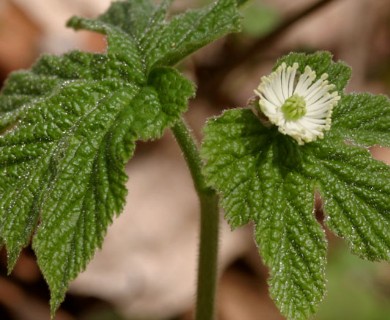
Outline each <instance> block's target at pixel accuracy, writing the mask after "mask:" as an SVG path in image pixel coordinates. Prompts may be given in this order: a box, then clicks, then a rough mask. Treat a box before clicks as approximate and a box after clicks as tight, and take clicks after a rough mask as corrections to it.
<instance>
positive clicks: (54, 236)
mask: <svg viewBox="0 0 390 320" xmlns="http://www.w3.org/2000/svg"><path fill="white" fill-rule="evenodd" d="M169 4H170V1H163V2H162V3H161V5H159V6H157V7H156V6H154V5H153V4H152V1H145V0H127V1H123V2H115V3H113V4H112V5H111V7H110V8H109V10H108V11H107V12H106V13H105V14H103V15H101V16H100V17H99V18H98V19H96V20H91V19H83V18H77V17H74V18H72V19H71V20H70V21H69V23H68V25H69V26H71V27H73V28H74V29H87V30H91V31H96V32H100V33H103V34H106V35H107V38H108V44H109V45H108V48H107V52H106V53H105V54H92V53H83V52H78V51H74V52H70V53H68V54H65V55H63V56H50V55H45V56H43V57H42V58H40V60H39V61H38V62H37V63H36V64H35V65H34V66H33V67H32V69H31V70H29V71H20V72H15V73H13V74H12V75H11V76H10V77H9V79H8V80H7V82H6V84H5V86H4V88H3V89H2V91H1V95H0V115H1V117H0V132H1V136H0V194H1V197H0V208H1V210H0V240H1V241H0V242H3V243H4V244H5V246H6V248H7V251H8V257H9V270H10V271H11V270H12V268H13V266H14V264H15V262H16V260H17V258H18V256H19V253H20V251H21V249H22V248H23V247H25V246H27V245H28V243H29V241H30V239H31V237H32V236H33V248H34V250H35V253H36V255H37V259H38V264H39V266H40V268H41V270H42V272H43V275H44V277H45V279H46V280H47V282H48V284H49V287H50V291H51V310H52V313H53V314H54V311H55V310H56V309H57V308H58V306H59V304H60V303H61V302H62V300H63V298H64V295H65V291H66V289H67V287H68V284H69V282H70V281H71V280H72V279H74V278H75V277H76V276H77V274H78V273H79V272H81V271H82V270H84V268H85V266H86V264H87V263H88V261H89V260H90V259H91V258H92V256H93V254H94V252H95V250H96V249H97V248H99V247H100V246H101V244H102V241H103V237H104V235H105V233H106V230H107V227H108V225H109V224H110V223H111V221H112V219H113V217H114V215H115V214H119V213H120V212H121V210H122V209H123V206H124V203H125V196H126V194H127V190H126V188H125V182H126V180H127V176H126V174H125V171H124V165H125V164H126V162H127V161H128V160H129V158H130V157H131V156H132V154H133V152H134V148H135V142H136V141H137V140H150V139H156V138H159V137H161V135H162V134H163V132H164V130H165V129H166V128H169V127H170V126H172V125H173V124H174V123H175V122H176V121H177V120H178V119H179V117H180V115H181V113H183V112H184V111H185V110H186V108H187V101H188V99H189V98H190V97H192V96H193V95H194V87H193V85H192V84H191V83H190V82H189V81H188V80H187V79H185V78H184V77H183V76H182V75H180V74H179V73H178V72H177V71H176V70H175V69H173V68H171V67H170V66H172V65H174V64H176V63H177V62H178V61H180V60H181V59H183V58H185V57H186V56H187V55H188V54H190V53H191V52H193V51H195V50H196V49H198V48H200V47H202V46H204V45H205V44H207V43H209V42H211V41H213V40H215V39H217V38H219V37H220V36H222V35H224V34H226V33H229V32H234V31H237V30H238V28H239V17H238V14H237V10H236V4H235V1H233V0H220V1H218V2H216V3H215V4H214V5H211V6H209V7H206V8H203V9H199V10H193V11H189V12H187V13H183V14H180V15H177V16H175V17H173V18H172V19H171V20H170V21H167V20H165V17H166V15H167V10H168V7H169Z"/></svg>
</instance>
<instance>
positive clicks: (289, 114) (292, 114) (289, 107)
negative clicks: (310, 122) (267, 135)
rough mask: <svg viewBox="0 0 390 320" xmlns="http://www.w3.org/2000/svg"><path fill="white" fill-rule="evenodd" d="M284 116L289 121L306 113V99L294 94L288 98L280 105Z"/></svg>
mask: <svg viewBox="0 0 390 320" xmlns="http://www.w3.org/2000/svg"><path fill="white" fill-rule="evenodd" d="M282 112H283V115H284V118H285V119H286V120H290V121H296V120H298V119H300V118H302V117H303V116H304V115H305V114H306V101H305V99H304V98H303V97H301V96H299V95H297V94H294V95H292V96H291V97H290V98H288V99H287V100H286V101H285V102H284V104H283V105H282Z"/></svg>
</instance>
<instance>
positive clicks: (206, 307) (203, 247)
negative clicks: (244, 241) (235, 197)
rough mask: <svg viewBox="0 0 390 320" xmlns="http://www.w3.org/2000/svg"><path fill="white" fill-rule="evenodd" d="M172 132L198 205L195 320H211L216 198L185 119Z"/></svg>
mask: <svg viewBox="0 0 390 320" xmlns="http://www.w3.org/2000/svg"><path fill="white" fill-rule="evenodd" d="M172 131H173V134H174V135H175V137H176V140H177V142H178V144H179V146H180V148H181V150H182V152H183V154H184V158H185V160H186V162H187V165H188V168H189V169H190V172H191V176H192V179H193V181H194V186H195V190H196V192H197V194H198V197H199V201H200V212H201V215H200V246H199V262H198V288H197V301H196V313H195V319H196V320H213V319H214V314H215V306H214V305H215V291H216V283H217V258H218V236H219V235H218V234H219V211H218V197H217V195H216V192H215V191H214V190H213V189H211V188H209V187H207V184H206V182H205V179H204V176H203V174H202V166H203V165H202V160H201V159H200V156H199V150H198V147H197V144H196V141H195V138H194V136H193V135H192V133H191V130H190V129H189V128H188V126H187V124H186V123H185V121H184V119H182V120H181V121H179V122H177V123H176V125H175V126H174V127H173V128H172Z"/></svg>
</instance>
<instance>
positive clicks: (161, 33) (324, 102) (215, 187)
mask: <svg viewBox="0 0 390 320" xmlns="http://www.w3.org/2000/svg"><path fill="white" fill-rule="evenodd" d="M243 2H245V1H239V3H240V4H241V3H243ZM169 5H170V1H165V0H163V1H161V3H160V4H159V5H154V4H153V2H152V1H149V0H125V1H119V2H114V3H113V4H112V5H111V7H110V8H109V9H108V11H107V12H105V13H104V14H102V15H101V16H99V17H98V18H96V19H84V18H79V17H73V18H71V19H70V20H69V22H68V26H69V27H72V28H74V29H76V30H79V29H85V30H91V31H95V32H100V33H102V34H105V35H106V36H107V40H108V48H107V51H106V52H105V53H86V52H80V51H73V52H69V53H67V54H64V55H62V56H52V55H43V56H42V57H41V58H40V59H39V60H38V61H37V62H36V63H35V64H34V65H33V67H32V68H31V69H30V70H24V71H18V72H14V73H12V74H11V75H10V77H9V78H8V80H7V81H6V83H5V85H4V87H3V89H2V91H1V94H0V130H1V135H0V195H1V196H0V242H1V244H3V245H4V246H5V247H6V249H7V252H8V269H9V272H11V270H12V269H13V267H14V265H15V263H16V261H17V259H18V256H19V254H20V252H21V250H22V249H23V248H24V247H26V246H28V245H29V243H30V241H32V248H33V249H34V251H35V254H36V257H37V262H38V265H39V267H40V269H41V271H42V273H43V275H44V277H45V279H46V281H47V283H48V285H49V288H50V291H51V302H50V304H51V312H52V316H53V317H54V315H55V311H56V310H57V308H58V307H59V305H60V303H61V302H62V301H63V299H64V296H65V293H66V290H67V287H68V284H69V282H70V281H71V280H72V279H74V278H75V277H76V276H77V275H78V274H79V273H80V272H81V271H83V270H84V269H85V267H86V265H87V263H88V262H89V261H90V260H91V258H92V257H93V255H94V253H95V251H96V250H97V249H98V248H99V247H100V246H101V245H102V242H103V239H104V235H105V233H106V230H107V227H108V226H109V224H110V223H111V222H112V220H113V219H114V217H115V215H117V214H120V212H121V211H122V208H123V205H124V202H125V195H126V193H127V190H126V188H125V182H126V180H127V176H126V174H125V171H124V166H125V164H126V163H127V161H129V159H130V158H131V157H132V156H133V153H134V148H135V143H136V142H137V141H139V140H141V141H147V140H152V139H158V138H160V137H161V136H162V134H163V132H164V131H165V130H166V129H171V130H172V132H173V133H174V135H175V137H176V140H177V142H178V144H179V146H180V147H181V149H182V152H183V155H184V157H185V160H186V161H187V164H188V167H189V170H190V172H191V174H192V177H193V180H194V186H195V189H196V191H197V193H198V196H199V201H200V207H201V213H200V215H201V230H200V247H199V250H200V252H199V270H198V272H199V276H198V290H197V302H196V319H197V320H211V319H213V317H214V295H215V287H216V279H217V277H216V272H217V271H216V270H217V262H216V261H217V253H218V230H219V214H218V212H219V208H223V209H224V212H225V218H226V219H227V221H228V222H229V223H230V225H231V227H232V228H233V229H234V228H237V227H239V226H242V225H245V224H247V223H250V222H252V223H253V224H254V226H255V227H254V238H255V241H256V243H257V245H258V248H259V254H260V255H261V257H262V259H263V261H264V262H265V264H266V265H267V266H268V267H269V269H270V278H269V287H270V294H271V296H272V298H273V299H274V301H275V303H276V304H277V306H278V307H279V309H280V311H281V313H282V314H283V315H285V316H286V317H287V319H291V320H298V319H307V318H308V317H309V316H310V315H312V314H313V313H315V312H316V310H317V307H318V305H319V303H320V302H321V300H322V299H323V297H324V294H325V291H326V288H325V283H326V280H325V268H326V252H327V241H326V238H325V233H324V229H323V227H322V226H321V224H320V223H319V222H318V221H317V220H316V217H315V210H314V207H315V206H314V198H315V194H319V195H320V196H321V198H322V203H323V211H324V214H325V220H324V223H325V225H326V226H327V227H328V228H329V229H330V230H331V231H332V232H334V233H335V234H336V235H338V236H340V237H341V238H344V239H345V241H347V242H348V244H349V246H350V248H351V250H352V252H353V253H355V254H357V255H358V256H360V257H361V258H363V259H369V260H386V261H388V260H389V258H390V232H389V230H390V183H389V179H390V168H389V167H388V166H387V165H385V164H384V163H381V162H378V161H376V160H374V159H373V158H372V157H371V155H370V153H369V152H368V150H367V147H369V146H373V145H381V146H384V147H389V146H390V131H389V123H390V102H389V100H388V98H387V97H385V96H374V95H371V94H365V93H354V94H346V93H345V91H344V89H345V86H346V84H347V82H348V80H349V78H350V73H351V70H350V68H349V67H348V66H347V65H345V64H344V63H342V62H334V61H332V57H331V55H330V54H329V53H327V52H317V53H313V54H301V53H291V54H289V55H287V56H284V57H282V58H280V59H279V60H278V61H277V62H276V65H275V67H274V69H273V71H272V72H271V74H270V75H268V76H263V77H262V78H261V81H260V83H259V86H258V87H257V88H256V89H255V90H254V92H255V99H252V100H251V103H250V104H248V106H246V107H243V108H237V109H231V110H228V111H225V112H223V113H222V115H220V116H218V117H215V118H212V119H210V120H209V121H208V122H207V124H206V125H205V128H204V140H203V142H202V144H201V148H200V150H198V147H197V143H196V141H195V140H194V137H193V136H192V134H191V130H190V129H189V128H188V126H187V124H186V123H185V122H184V120H183V118H182V115H183V113H184V112H185V111H186V110H187V105H188V99H190V98H191V97H193V96H194V95H195V92H196V89H195V86H194V84H193V83H192V82H191V81H189V80H188V79H186V78H185V77H184V76H183V75H182V74H181V73H180V72H179V71H178V70H177V69H175V68H174V67H173V66H174V65H175V64H177V63H178V62H179V61H180V60H182V59H183V58H185V57H186V56H188V55H189V54H191V53H192V52H194V51H196V50H197V49H199V48H201V47H202V46H204V45H206V44H208V43H210V42H212V41H214V40H216V39H218V38H220V37H222V36H223V35H225V34H227V33H231V32H238V31H239V30H240V14H239V12H238V10H237V2H236V1H235V0H218V1H216V2H215V3H214V4H212V5H209V6H206V7H204V8H200V9H196V10H191V11H187V12H185V13H182V14H178V15H176V16H173V17H171V18H170V19H167V18H166V16H167V11H168V9H169ZM259 78H260V75H259Z"/></svg>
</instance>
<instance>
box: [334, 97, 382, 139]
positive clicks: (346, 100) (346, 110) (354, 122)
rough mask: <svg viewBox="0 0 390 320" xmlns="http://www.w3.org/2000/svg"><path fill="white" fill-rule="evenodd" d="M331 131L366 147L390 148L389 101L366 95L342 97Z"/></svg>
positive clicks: (336, 109) (335, 112)
mask: <svg viewBox="0 0 390 320" xmlns="http://www.w3.org/2000/svg"><path fill="white" fill-rule="evenodd" d="M332 118H333V122H332V130H333V131H334V132H336V133H337V134H339V135H340V136H341V137H344V139H348V140H350V141H352V142H354V143H356V144H359V145H363V146H373V145H375V144H379V145H381V146H383V147H390V101H389V99H388V98H387V97H385V96H382V95H378V96H374V95H371V94H367V93H362V94H349V95H346V96H345V97H343V99H342V100H341V101H340V102H339V104H338V105H337V107H336V108H335V110H334V112H333V117H332Z"/></svg>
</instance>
